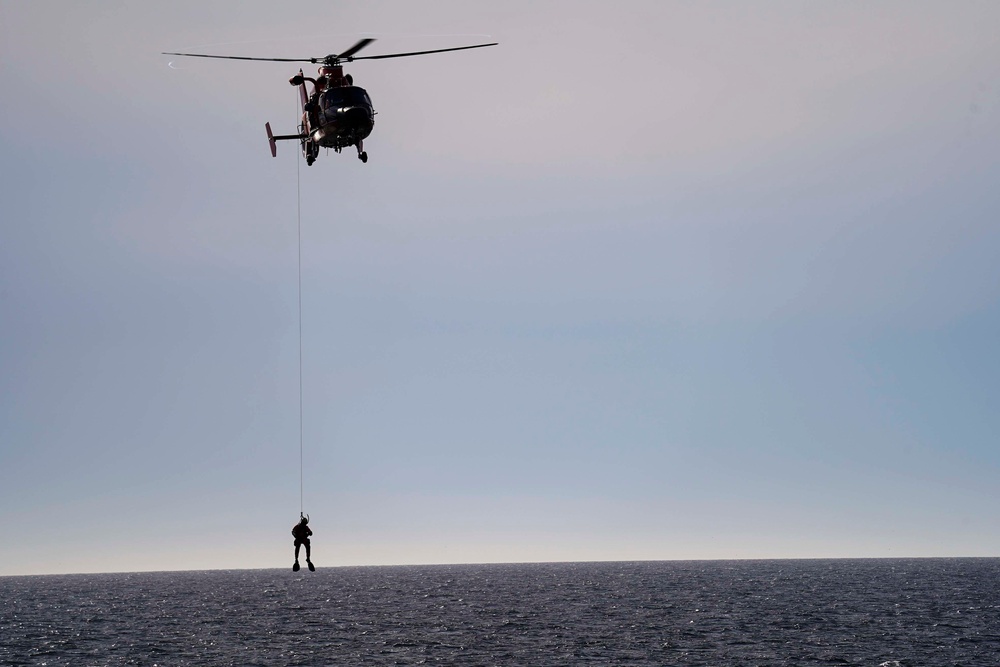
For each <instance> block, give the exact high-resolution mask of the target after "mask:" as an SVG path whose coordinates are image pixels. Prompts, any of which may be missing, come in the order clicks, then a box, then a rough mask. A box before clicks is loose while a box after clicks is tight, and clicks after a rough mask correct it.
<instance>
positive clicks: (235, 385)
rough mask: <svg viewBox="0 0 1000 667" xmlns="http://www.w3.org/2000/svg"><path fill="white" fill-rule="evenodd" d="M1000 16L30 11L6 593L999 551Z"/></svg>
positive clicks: (7, 225)
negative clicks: (402, 570) (342, 118)
mask: <svg viewBox="0 0 1000 667" xmlns="http://www.w3.org/2000/svg"><path fill="white" fill-rule="evenodd" d="M998 26H1000V4H998V3H995V2H991V1H989V0H986V1H983V2H951V3H940V2H912V1H907V2H892V1H880V2H860V1H845V2H836V3H819V2H813V3H803V2H782V1H778V0H776V1H774V2H767V3H744V2H735V1H733V2H723V1H718V2H706V3H702V2H698V3H696V2H681V1H667V2H664V1H661V0H655V1H651V2H643V1H640V0H634V1H629V2H625V3H607V2H589V1H585V0H574V1H572V2H568V1H567V2H557V1H548V0H542V1H532V2H524V1H517V0H515V1H512V2H504V3H496V2H466V1H458V0H454V1H440V2H427V3H413V2H402V1H397V2H388V1H384V0H374V1H365V2H361V1H355V2H298V3H295V4H294V6H290V7H288V8H286V7H278V6H277V5H276V4H275V3H273V2H260V1H256V0H250V1H246V2H239V3H236V2H212V3H204V2H200V1H199V2H194V1H184V0H182V1H179V2H171V3H155V4H149V3H128V2H111V1H106V2H87V1H76V0H74V1H73V2H58V1H55V0H39V1H36V2H23V1H20V0H0V90H2V91H3V92H2V94H0V119H2V123H0V175H2V178H0V575H20V574H52V573H72V572H120V571H146V570H190V569H230V568H267V567H289V566H290V565H291V562H292V538H291V535H290V532H289V531H290V529H291V527H292V525H293V524H294V523H295V522H296V520H297V519H298V515H299V511H300V509H304V511H305V512H307V513H308V514H309V515H310V516H311V518H312V523H311V525H312V527H313V530H314V533H315V534H314V538H313V552H314V556H315V557H314V561H315V562H316V564H317V565H318V566H319V567H331V566H338V565H378V564H410V563H463V562H477V563H478V562H527V561H580V560H640V559H641V560H647V559H657V560H659V559H717V558H723V559H736V558H839V557H904V556H905V557H909V556H918V557H931V556H1000V483H998V476H1000V446H998V444H1000V443H998V434H1000V410H998V409H997V405H998V404H1000V346H998V344H997V341H998V340H1000V270H998V268H997V267H998V265H1000V189H998V188H997V187H996V184H997V183H998V182H1000V41H997V39H996V34H997V29H998ZM364 37H374V38H376V40H377V41H376V42H375V43H374V44H372V45H371V46H369V47H368V49H367V51H366V53H367V54H369V55H376V54H381V53H390V52H397V51H413V50H425V49H433V48H446V47H451V46H460V45H464V44H474V43H480V42H493V41H495V42H499V46H496V47H492V48H487V49H480V50H475V51H468V52H464V53H452V54H447V53H446V54H436V55H428V56H422V57H419V58H405V59H397V60H383V61H358V62H355V63H353V64H350V65H348V66H346V71H348V72H350V73H352V74H353V76H354V77H355V82H356V83H357V84H358V85H361V86H363V87H364V88H366V90H367V91H368V92H369V94H370V95H371V97H372V99H373V102H374V104H375V109H376V111H377V112H378V115H377V116H376V126H375V130H374V132H373V134H372V136H371V137H370V138H369V139H368V140H366V142H365V149H366V150H367V152H368V154H369V161H368V163H367V164H362V163H361V162H360V161H359V160H357V159H356V157H355V155H353V154H352V153H351V151H350V150H348V151H345V152H344V153H343V154H341V155H337V154H335V153H333V152H330V153H329V154H326V151H323V152H322V153H321V155H320V158H319V160H318V161H317V162H316V164H314V165H313V166H311V167H306V165H305V163H304V161H302V160H301V158H300V157H299V156H298V152H297V150H296V148H295V146H294V145H292V144H291V143H290V142H286V143H282V144H280V145H279V147H278V156H277V158H276V159H272V158H271V156H270V155H269V151H268V147H267V144H266V136H265V133H264V123H265V122H267V121H269V122H270V123H271V125H272V127H273V128H274V129H275V132H276V133H291V132H294V131H295V125H296V122H297V117H298V113H299V111H298V106H297V105H298V101H297V96H296V91H295V90H293V89H292V88H291V87H290V86H289V85H288V84H287V83H286V81H287V79H288V78H289V77H290V76H291V75H292V74H294V73H295V72H296V71H297V70H296V68H295V67H294V66H292V65H290V64H288V63H249V62H242V61H213V60H200V59H183V58H177V57H172V56H164V55H161V52H163V51H193V52H199V53H217V54H228V55H249V56H258V57H293V58H298V57H303V58H308V57H315V56H323V55H326V54H327V53H331V52H333V53H335V52H338V51H343V50H345V49H346V48H348V47H349V46H350V45H352V44H353V43H355V42H356V41H357V40H359V39H361V38H364ZM310 67H311V66H310ZM297 193H300V195H298V194H297ZM299 229H301V322H302V328H301V342H302V347H301V359H302V375H301V388H302V402H301V415H302V420H301V441H300V400H299V396H300V395H299V387H300V377H299V354H300V348H299V335H300V331H299V310H298V305H299V291H298V276H299V264H298V259H299V249H298V248H299V246H298V239H299V236H298V231H299ZM300 442H301V449H300ZM300 454H301V459H300ZM300 461H301V464H302V467H301V469H300ZM300 471H301V484H300ZM300 494H301V502H302V504H301V506H300Z"/></svg>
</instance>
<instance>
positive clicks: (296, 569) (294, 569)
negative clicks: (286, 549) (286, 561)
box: [292, 560, 299, 572]
mask: <svg viewBox="0 0 1000 667" xmlns="http://www.w3.org/2000/svg"><path fill="white" fill-rule="evenodd" d="M298 571H299V561H297V560H296V561H295V565H292V572H298Z"/></svg>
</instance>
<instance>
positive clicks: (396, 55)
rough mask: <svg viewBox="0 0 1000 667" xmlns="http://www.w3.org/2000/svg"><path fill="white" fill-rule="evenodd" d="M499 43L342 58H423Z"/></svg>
mask: <svg viewBox="0 0 1000 667" xmlns="http://www.w3.org/2000/svg"><path fill="white" fill-rule="evenodd" d="M497 44H499V42H493V43H492V44H474V45H472V46H456V47H454V48H451V49H434V50H432V51H411V52H409V53H387V54H385V55H382V56H347V57H346V58H344V56H341V57H342V58H344V60H346V61H348V62H350V61H352V60H381V59H382V58H405V57H406V56H422V55H424V54H427V53H444V52H445V51H464V50H466V49H481V48H483V47H484V46H496V45H497Z"/></svg>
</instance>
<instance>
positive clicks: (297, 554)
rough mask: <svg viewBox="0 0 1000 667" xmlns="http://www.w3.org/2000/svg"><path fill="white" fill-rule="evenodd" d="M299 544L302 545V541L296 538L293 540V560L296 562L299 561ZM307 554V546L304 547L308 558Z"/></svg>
mask: <svg viewBox="0 0 1000 667" xmlns="http://www.w3.org/2000/svg"><path fill="white" fill-rule="evenodd" d="M300 546H302V543H301V542H299V541H298V540H295V562H296V563H297V562H299V547H300ZM308 554H309V547H306V558H309V556H308Z"/></svg>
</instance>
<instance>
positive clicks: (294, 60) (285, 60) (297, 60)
mask: <svg viewBox="0 0 1000 667" xmlns="http://www.w3.org/2000/svg"><path fill="white" fill-rule="evenodd" d="M161 55H164V56H189V57H191V58H224V59H226V60H270V61H273V62H279V63H314V62H318V60H317V59H316V58H251V57H249V56H210V55H207V54H204V53H167V52H166V51H163V52H162V53H161Z"/></svg>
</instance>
